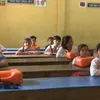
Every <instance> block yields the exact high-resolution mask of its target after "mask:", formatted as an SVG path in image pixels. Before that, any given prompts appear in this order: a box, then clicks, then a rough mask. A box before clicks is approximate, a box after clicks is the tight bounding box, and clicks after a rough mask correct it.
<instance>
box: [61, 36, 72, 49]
mask: <svg viewBox="0 0 100 100" xmlns="http://www.w3.org/2000/svg"><path fill="white" fill-rule="evenodd" d="M61 46H62V47H63V48H64V49H67V50H68V51H71V49H72V46H73V39H72V37H71V36H70V35H67V36H64V37H63V38H62V44H61Z"/></svg>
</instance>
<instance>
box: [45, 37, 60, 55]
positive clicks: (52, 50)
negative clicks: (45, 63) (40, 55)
mask: <svg viewBox="0 0 100 100" xmlns="http://www.w3.org/2000/svg"><path fill="white" fill-rule="evenodd" d="M53 42H54V43H53V45H50V46H48V47H47V48H46V50H45V51H44V54H47V55H52V54H56V53H57V51H58V49H59V48H60V42H61V37H60V36H58V35H56V36H54V37H53Z"/></svg>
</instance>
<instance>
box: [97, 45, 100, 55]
mask: <svg viewBox="0 0 100 100" xmlns="http://www.w3.org/2000/svg"><path fill="white" fill-rule="evenodd" d="M97 54H98V56H99V57H100V43H99V44H98V45H97Z"/></svg>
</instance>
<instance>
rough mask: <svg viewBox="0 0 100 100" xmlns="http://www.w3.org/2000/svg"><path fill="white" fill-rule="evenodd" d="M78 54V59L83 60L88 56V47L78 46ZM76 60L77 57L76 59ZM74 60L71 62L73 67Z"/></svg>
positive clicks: (84, 45)
mask: <svg viewBox="0 0 100 100" xmlns="http://www.w3.org/2000/svg"><path fill="white" fill-rule="evenodd" d="M78 54H79V56H78V57H80V58H85V57H88V56H90V55H89V48H88V46H87V45H86V44H81V45H79V46H78ZM76 58H77V57H76ZM76 58H74V59H73V61H72V64H73V65H75V60H76Z"/></svg>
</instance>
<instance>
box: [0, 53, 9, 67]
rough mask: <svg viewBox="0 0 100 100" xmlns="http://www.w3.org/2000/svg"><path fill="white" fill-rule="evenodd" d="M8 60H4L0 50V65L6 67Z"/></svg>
mask: <svg viewBox="0 0 100 100" xmlns="http://www.w3.org/2000/svg"><path fill="white" fill-rule="evenodd" d="M7 66H8V61H7V60H6V58H5V56H3V54H2V52H0V67H7Z"/></svg>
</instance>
